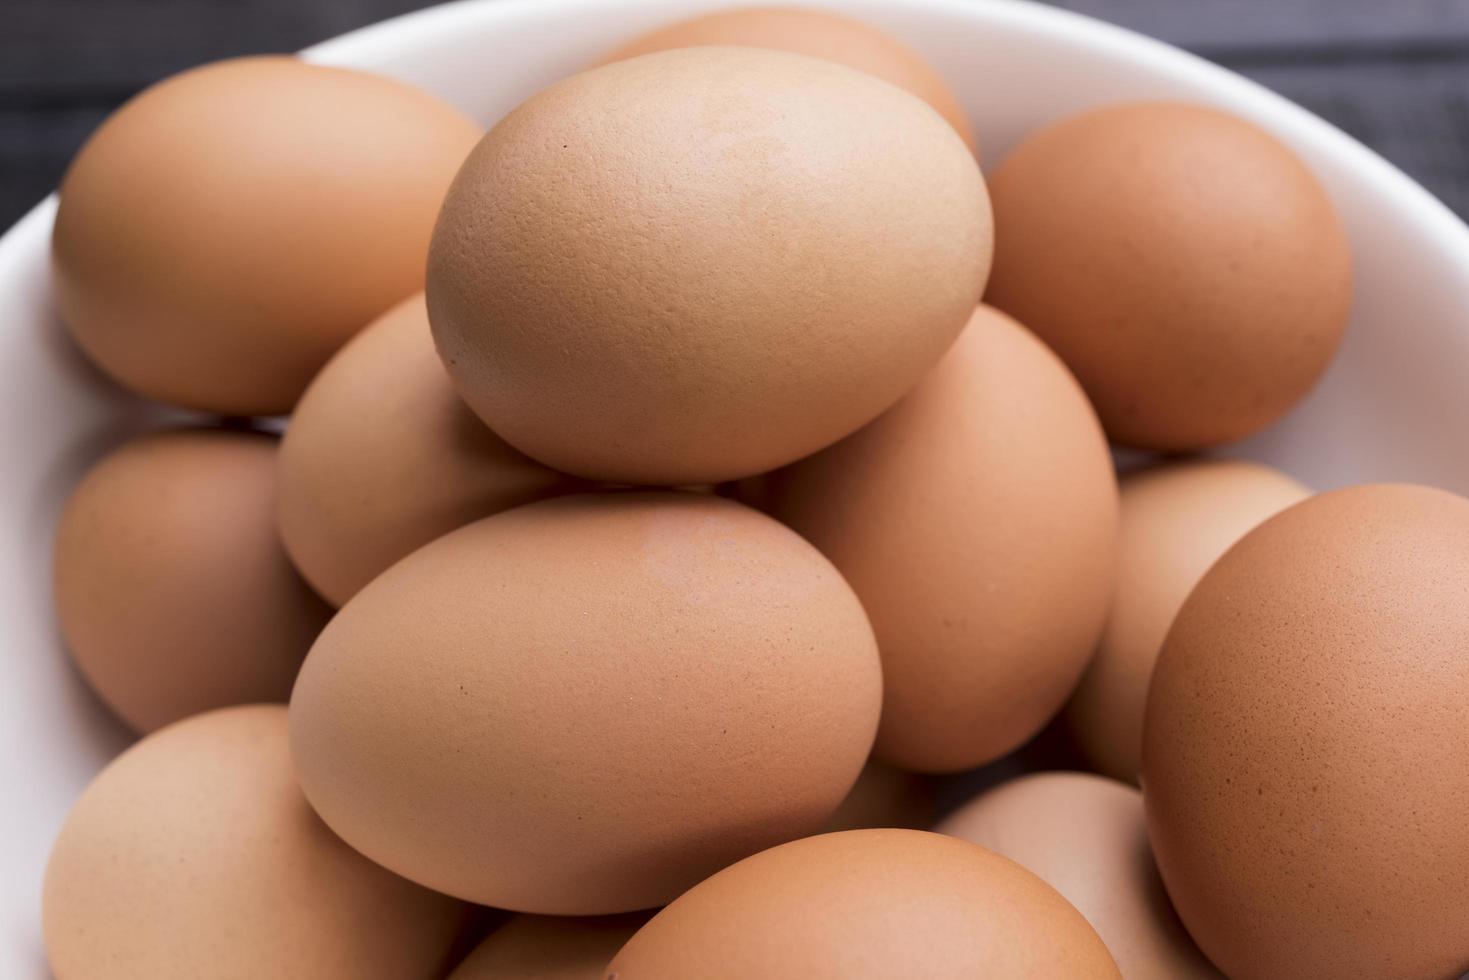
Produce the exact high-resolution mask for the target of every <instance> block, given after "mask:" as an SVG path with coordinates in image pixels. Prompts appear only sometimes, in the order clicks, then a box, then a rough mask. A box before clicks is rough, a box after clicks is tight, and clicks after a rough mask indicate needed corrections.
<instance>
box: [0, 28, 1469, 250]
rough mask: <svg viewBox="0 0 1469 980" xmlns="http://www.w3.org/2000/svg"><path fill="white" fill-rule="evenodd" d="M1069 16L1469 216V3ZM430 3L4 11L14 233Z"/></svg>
mask: <svg viewBox="0 0 1469 980" xmlns="http://www.w3.org/2000/svg"><path fill="white" fill-rule="evenodd" d="M756 2H761V0H756ZM763 2H767V3H769V2H775V0H763ZM795 2H799V0H795ZM970 2H973V3H984V2H986V0H970ZM1054 3H1055V5H1057V6H1062V7H1067V8H1070V9H1072V10H1076V11H1080V12H1082V13H1086V14H1091V15H1093V16H1096V17H1100V18H1102V19H1104V20H1109V21H1112V22H1113V23H1117V24H1121V25H1124V26H1126V27H1131V28H1133V29H1135V30H1139V31H1142V32H1143V33H1146V34H1151V35H1153V36H1154V37H1159V38H1162V39H1163V40H1166V41H1170V42H1172V43H1174V44H1177V45H1180V46H1182V47H1184V48H1188V49H1189V50H1191V51H1194V52H1196V53H1198V54H1201V55H1203V56H1204V57H1206V58H1208V59H1210V60H1212V61H1216V62H1218V63H1220V64H1222V65H1226V66H1228V67H1230V68H1233V69H1235V70H1237V71H1239V72H1241V73H1243V74H1245V75H1248V76H1250V77H1251V78H1254V79H1256V80H1258V81H1260V82H1262V83H1263V84H1265V85H1267V86H1269V87H1270V88H1273V89H1275V90H1276V91H1278V92H1281V93H1282V94H1284V95H1286V96H1288V97H1289V98H1291V99H1294V100H1295V101H1297V102H1299V103H1301V104H1302V105H1304V106H1306V107H1307V108H1309V109H1312V110H1314V111H1315V112H1317V113H1318V114H1320V115H1322V116H1324V117H1325V118H1327V119H1329V120H1330V121H1332V122H1334V123H1336V124H1337V125H1338V126H1340V127H1341V128H1343V129H1345V130H1346V131H1347V132H1349V133H1351V134H1352V135H1353V136H1356V137H1357V138H1358V139H1360V140H1362V141H1363V142H1364V143H1366V144H1368V145H1369V146H1371V147H1373V148H1374V149H1376V150H1378V151H1379V152H1380V153H1382V154H1383V155H1384V156H1386V157H1387V158H1388V159H1389V160H1391V161H1393V162H1394V163H1396V164H1397V165H1398V166H1400V167H1402V168H1403V169H1404V170H1406V171H1407V172H1408V173H1409V174H1411V175H1412V176H1413V177H1415V178H1417V179H1418V180H1419V181H1420V182H1422V183H1423V184H1424V185H1426V186H1427V187H1428V189H1429V190H1430V191H1432V192H1433V193H1435V194H1437V195H1438V196H1439V197H1440V198H1442V199H1443V200H1444V201H1445V202H1447V203H1448V205H1449V206H1450V207H1452V208H1453V209H1454V210H1456V211H1457V212H1458V213H1459V214H1460V215H1461V216H1469V0H1054ZM427 5H428V4H426V3H423V2H416V0H0V229H3V228H6V227H8V226H9V225H10V224H11V223H12V222H14V221H15V220H16V219H17V218H19V217H20V216H21V215H22V214H24V213H25V211H26V210H28V209H29V208H30V207H31V206H32V205H33V204H35V203H36V202H37V201H39V200H40V199H41V198H42V197H44V196H45V195H46V194H47V193H48V192H50V191H51V189H52V188H54V187H55V186H56V183H57V181H58V180H59V179H60V177H61V174H62V171H63V170H64V169H65V167H66V164H67V161H69V160H70V159H71V157H72V154H73V153H75V152H76V150H77V148H78V147H79V146H80V145H81V143H82V141H83V140H84V139H86V137H87V135H88V134H89V133H90V132H91V131H92V130H93V129H94V128H95V127H96V126H97V124H98V123H99V122H100V121H101V120H102V118H103V117H104V116H106V114H107V113H108V112H110V111H111V110H112V109H114V108H115V107H117V106H118V105H120V104H121V103H122V102H123V101H124V100H125V99H126V98H127V97H128V96H130V95H132V94H133V93H134V92H136V91H137V90H138V89H140V88H142V87H144V86H145V85H148V84H149V83H151V82H153V81H156V80H157V79H159V78H162V77H164V76H166V75H170V74H173V73H174V72H176V71H179V70H180V69H183V68H186V67H188V66H190V65H194V64H197V63H199V62H202V61H211V60H214V59H217V58H224V57H228V56H230V55H238V54H246V53H258V52H272V51H294V50H296V49H298V48H302V47H305V46H307V45H309V44H312V43H314V42H316V41H320V40H324V39H326V38H328V37H331V36H332V35H335V34H340V33H342V32H343V31H347V30H350V29H352V28H354V27H360V26H362V25H365V24H369V23H372V22H373V21H377V20H382V19H383V18H385V17H391V16H393V15H394V14H399V13H403V12H404V11H408V10H413V9H416V8H418V7H422V6H427Z"/></svg>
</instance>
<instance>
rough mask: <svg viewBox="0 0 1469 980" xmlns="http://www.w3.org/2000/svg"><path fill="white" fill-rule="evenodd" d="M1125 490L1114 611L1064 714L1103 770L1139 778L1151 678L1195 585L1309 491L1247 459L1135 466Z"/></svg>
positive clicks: (1133, 779)
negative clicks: (1236, 546) (1249, 535)
mask: <svg viewBox="0 0 1469 980" xmlns="http://www.w3.org/2000/svg"><path fill="white" fill-rule="evenodd" d="M1120 491H1121V492H1120V501H1121V520H1120V522H1119V534H1118V547H1119V552H1120V558H1119V560H1118V563H1117V588H1116V591H1115V592H1114V594H1113V597H1112V611H1111V613H1110V614H1109V615H1108V617H1107V625H1106V627H1105V628H1104V629H1103V630H1102V639H1101V641H1100V642H1099V643H1098V644H1097V652H1096V656H1094V657H1092V661H1091V664H1090V665H1088V667H1087V669H1086V673H1085V674H1083V675H1082V678H1081V683H1080V684H1078V685H1077V687H1076V691H1075V692H1074V693H1073V694H1072V695H1071V701H1070V702H1069V703H1068V704H1067V706H1066V713H1067V719H1068V721H1069V723H1070V726H1071V730H1072V733H1073V734H1074V735H1075V737H1076V742H1077V744H1078V746H1079V747H1080V748H1081V749H1082V751H1083V753H1084V754H1085V755H1086V756H1087V758H1088V759H1089V760H1090V762H1091V763H1092V764H1093V765H1094V766H1095V767H1096V768H1097V770H1098V771H1099V772H1103V773H1106V774H1107V775H1109V776H1112V777H1114V778H1116V779H1124V780H1127V781H1129V782H1133V783H1135V782H1137V775H1138V771H1139V770H1140V769H1141V768H1142V747H1143V706H1144V704H1145V703H1146V702H1147V697H1148V679H1149V678H1150V677H1152V675H1153V664H1154V663H1155V662H1157V659H1158V651H1159V650H1161V649H1162V647H1163V637H1164V636H1165V635H1166V634H1167V633H1168V627H1169V626H1170V625H1172V623H1173V617H1174V616H1175V615H1177V613H1178V610H1179V607H1181V606H1182V605H1183V601H1184V599H1186V598H1188V594H1189V590H1191V589H1192V588H1193V587H1194V585H1195V584H1196V583H1197V582H1198V581H1199V579H1201V578H1203V577H1204V573H1205V572H1206V571H1208V570H1209V566H1210V565H1212V564H1214V562H1215V560H1216V559H1217V558H1218V557H1219V556H1220V555H1222V554H1224V552H1225V551H1227V550H1228V549H1229V546H1230V545H1232V544H1234V543H1235V542H1236V541H1238V540H1239V539H1240V538H1241V537H1243V536H1244V535H1245V534H1246V533H1247V532H1248V531H1250V530H1251V529H1253V528H1254V527H1255V526H1256V525H1257V524H1259V523H1260V522H1261V521H1263V520H1265V519H1266V518H1267V517H1270V516H1271V515H1273V514H1276V513H1278V512H1280V511H1282V510H1284V509H1285V508H1287V507H1289V506H1290V505H1291V504H1294V503H1298V502H1299V501H1301V500H1304V499H1305V498H1306V497H1307V496H1308V495H1309V494H1310V491H1309V490H1307V489H1306V488H1305V487H1303V486H1301V485H1300V484H1299V483H1297V482H1296V481H1295V480H1293V479H1291V478H1290V477H1288V476H1286V475H1285V474H1284V473H1281V472H1279V471H1277V470H1273V469H1271V468H1270V467H1268V466H1261V465H1260V464H1258V463H1247V462H1244V461H1242V460H1198V461H1194V462H1180V463H1171V464H1167V465H1162V466H1156V467H1152V468H1150V469H1145V470H1139V471H1135V472H1133V473H1129V474H1128V475H1126V476H1124V477H1123V478H1122V480H1121V483H1120Z"/></svg>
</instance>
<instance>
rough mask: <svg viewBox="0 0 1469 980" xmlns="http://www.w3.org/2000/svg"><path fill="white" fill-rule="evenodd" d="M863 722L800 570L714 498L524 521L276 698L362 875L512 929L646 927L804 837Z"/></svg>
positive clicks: (844, 636) (860, 677) (824, 814)
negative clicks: (774, 848)
mask: <svg viewBox="0 0 1469 980" xmlns="http://www.w3.org/2000/svg"><path fill="white" fill-rule="evenodd" d="M880 704H881V670H880V668H879V666H878V662H877V650H876V644H875V642H874V641H873V638H872V631H871V628H870V627H869V626H868V623H867V619H866V617H865V616H864V615H863V613H862V608H861V606H860V605H859V604H858V602H857V598H856V597H855V596H854V595H853V594H852V591H851V589H850V588H849V587H848V586H847V584H846V583H845V582H844V581H843V580H842V578H841V576H840V575H839V574H837V572H836V570H835V569H834V568H832V567H831V565H830V564H829V563H828V562H827V561H826V560H825V559H823V558H822V557H821V556H820V555H819V554H818V553H817V552H816V550H815V549H814V548H812V547H811V546H810V545H808V544H807V543H806V542H805V541H803V540H801V539H800V538H799V537H798V536H796V535H795V534H793V533H791V532H790V531H789V530H787V529H786V528H783V527H781V526H780V525H779V524H777V523H776V522H774V521H772V520H770V519H769V518H767V517H765V516H764V515H762V514H759V513H757V512H755V511H752V510H750V509H749V508H746V507H743V506H741V505H739V504H736V503H733V502H731V501H728V500H724V499H722V498H719V497H715V496H712V495H710V494H686V493H674V492H665V493H612V494H601V495H596V494H589V495H576V496H570V497H561V498H556V499H553V500H547V501H542V502H539V503H535V504H528V505H526V506H524V507H519V508H516V509H514V510H510V511H506V512H505V513H503V514H498V515H496V516H494V517H490V518H486V519H485V520H482V521H479V522H477V523H475V524H471V525H469V526H468V527H465V528H461V529H460V530H458V531H454V532H452V533H450V534H449V535H447V536H445V537H442V538H440V539H438V540H437V541H435V542H433V543H432V544H430V545H428V546H426V547H424V548H422V549H420V550H419V551H417V552H414V553H413V554H412V555H410V556H409V557H408V558H406V559H404V560H403V561H402V562H400V563H399V564H397V565H395V566H394V567H393V568H391V569H389V570H388V571H387V572H385V573H384V574H383V575H382V576H380V577H379V578H377V579H375V580H374V581H373V582H372V583H371V584H370V585H368V586H367V588H365V589H363V590H362V591H361V592H359V593H358V594H357V595H356V596H355V597H354V598H353V599H352V601H350V602H349V603H347V605H346V606H345V607H343V609H342V611H341V612H340V613H339V614H338V615H337V617H336V618H335V619H334V620H333V621H332V623H331V625H330V626H328V628H327V630H326V631H325V632H324V633H323V634H322V637H321V639H320V640H319V641H318V642H317V644H316V646H315V647H314V648H313V649H312V652H311V655H310V656H309V657H308V658H307V661H306V665H305V666H304V667H303V669H302V673H301V677H300V680H299V681H298V682H297V685H296V690H295V692H294V694H293V696H292V700H291V724H292V730H291V740H292V746H293V749H294V752H295V756H296V764H297V768H298V770H299V771H300V774H301V782H302V785H303V787H304V788H305V790H306V795H307V796H308V797H309V798H310V799H311V802H312V803H313V804H314V805H315V806H316V808H317V810H318V812H320V813H321V815H322V816H323V818H324V819H325V820H326V822H327V823H328V824H330V825H331V826H332V828H333V829H335V830H336V831H337V832H338V833H339V834H341V835H342V836H343V838H344V839H346V840H347V841H348V842H349V843H351V844H352V845H353V846H354V847H356V848H358V849H359V850H361V851H362V852H363V853H364V854H367V855H368V856H369V857H371V858H373V859H374V860H376V861H378V862H379V863H381V864H383V865H385V866H387V867H389V868H392V869H393V870H395V871H397V872H399V873H400V874H403V875H406V876H407V877H409V878H412V879H414V880H415V881H418V882H421V883H422V884H425V885H428V886H429V887H432V888H436V889H438V890H440V891H444V892H448V893H450V894H454V895H458V896H461V897H463V898H468V899H470V900H472V901H477V902H480V903H483V904H486V905H493V906H497V907H500V908H507V909H514V910H516V911H526V912H543V913H555V914H566V915H597V914H603V913H609V912H621V911H629V910H633V909H638V908H648V907H651V906H654V905H661V904H663V903H664V902H667V901H668V900H670V899H672V898H673V897H674V896H676V895H677V894H679V893H680V892H681V891H683V890H684V889H685V888H687V887H689V886H690V885H692V884H693V883H695V882H696V881H698V880H700V879H701V878H703V877H705V876H707V875H708V874H710V873H712V872H713V871H716V870H718V869H719V868H722V867H724V866H725V865H727V864H729V863H730V862H732V861H735V860H738V859H739V858H741V857H744V856H745V855H747V854H750V853H753V852H755V851H757V850H760V849H761V848H763V847H768V846H770V845H771V844H774V843H779V842H781V841H784V840H789V839H791V838H793V837H798V836H801V835H803V834H808V833H811V832H813V831H815V830H817V829H818V828H819V827H820V826H821V824H822V822H823V821H825V820H826V819H827V818H828V817H830V816H831V814H832V812H833V811H834V810H835V809H836V808H837V805H838V804H839V803H840V802H841V801H842V798H843V797H844V796H845V795H846V793H847V791H848V790H849V789H850V788H851V786H852V783H853V781H854V780H855V779H856V778H857V774H858V772H859V771H860V770H861V768H862V764H863V762H864V761H865V760H866V758H867V753H868V750H869V749H870V747H871V744H872V736H873V732H874V730H875V729H876V725H877V716H878V711H879V708H880Z"/></svg>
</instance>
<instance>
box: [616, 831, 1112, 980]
mask: <svg viewBox="0 0 1469 980" xmlns="http://www.w3.org/2000/svg"><path fill="white" fill-rule="evenodd" d="M607 976H608V977H609V978H614V977H615V978H616V980H665V978H666V980H675V978H677V980H685V978H688V977H699V978H701V980H724V978H728V980H736V978H738V980H746V978H749V977H761V978H762V980H827V978H830V980H845V978H849V977H986V978H993V980H1006V978H1014V980H1021V978H1026V980H1030V978H1036V977H1067V978H1076V980H1082V978H1088V977H1118V976H1120V974H1118V972H1117V967H1116V966H1115V965H1114V964H1113V962H1112V958H1111V957H1110V956H1109V955H1108V954H1107V949H1106V947H1105V946H1103V945H1102V942H1101V940H1100V939H1098V938H1097V934H1096V932H1094V931H1093V930H1092V928H1091V926H1089V925H1087V923H1086V920H1085V919H1083V918H1082V917H1081V914H1080V913H1079V912H1077V911H1076V909H1074V908H1072V907H1071V906H1070V905H1068V904H1067V903H1066V900H1065V899H1063V898H1062V897H1061V896H1060V895H1058V894H1057V893H1056V892H1055V890H1054V889H1052V888H1051V887H1050V886H1049V885H1047V884H1046V883H1045V882H1043V881H1041V880H1040V879H1039V878H1037V877H1036V876H1035V875H1033V874H1031V873H1030V872H1028V871H1026V870H1025V869H1024V868H1022V867H1020V866H1019V865H1018V864H1015V863H1014V862H1012V861H1008V860H1006V859H1005V858H1002V857H999V856H998V855H995V854H992V853H990V852H989V851H986V850H985V849H984V848H981V847H976V846H975V845H973V844H970V843H967V842H965V841H960V840H955V839H954V838H952V837H944V836H941V835H939V834H930V833H926V832H924V831H917V830H852V831H847V832H845V833H839V834H824V835H822V836H819V837H808V838H806V839H804V840H798V841H795V842H793V843H790V844H785V845H782V846H780V847H775V848H772V849H770V850H768V851H764V852H762V853H760V854H757V855H755V856H754V857H750V858H746V859H745V860H743V861H741V862H740V863H739V864H736V865H734V866H733V867H730V868H726V869H725V870H724V871H722V872H720V873H719V874H717V875H715V876H714V877H712V878H710V879H709V880H707V881H705V882H703V883H702V884H699V885H697V886H696V887H694V888H693V889H692V890H690V891H689V892H687V893H686V894H684V895H682V896H680V897H679V898H678V899H677V900H676V901H675V902H673V904H671V905H669V906H668V908H666V909H664V910H663V911H662V912H659V913H658V914H657V915H656V916H654V917H653V920H652V921H651V922H649V923H648V924H647V925H646V926H644V927H643V928H642V929H641V930H640V931H639V932H638V933H637V935H635V936H633V938H632V939H631V940H629V941H628V944H627V945H626V946H624V947H623V948H622V951H621V952H620V953H618V954H617V957H616V958H615V959H614V960H613V961H612V962H611V964H610V965H609V966H608V967H607Z"/></svg>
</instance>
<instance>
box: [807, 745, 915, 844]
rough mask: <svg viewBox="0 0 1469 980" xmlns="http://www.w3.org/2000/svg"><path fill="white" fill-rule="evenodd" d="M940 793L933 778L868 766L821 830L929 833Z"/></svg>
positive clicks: (869, 764)
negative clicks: (885, 829)
mask: <svg viewBox="0 0 1469 980" xmlns="http://www.w3.org/2000/svg"><path fill="white" fill-rule="evenodd" d="M937 792H938V787H937V786H936V785H935V781H934V780H933V779H932V778H931V777H928V776H924V775H921V774H920V773H916V772H904V771H903V770H901V769H895V768H893V767H892V766H885V765H883V764H882V763H881V762H868V763H867V765H865V766H863V767H862V773H861V775H859V776H858V777H857V782H856V784H855V785H853V786H852V789H851V792H849V793H848V794H847V798H846V799H844V800H842V805H841V806H839V807H837V810H836V812H835V813H833V814H832V815H831V817H830V818H828V819H827V821H826V824H825V825H824V826H823V827H822V828H821V829H822V833H831V832H833V831H837V830H866V829H868V828H871V827H907V828H910V829H912V830H927V829H928V825H929V824H931V823H933V807H934V798H935V796H936V795H937Z"/></svg>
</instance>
